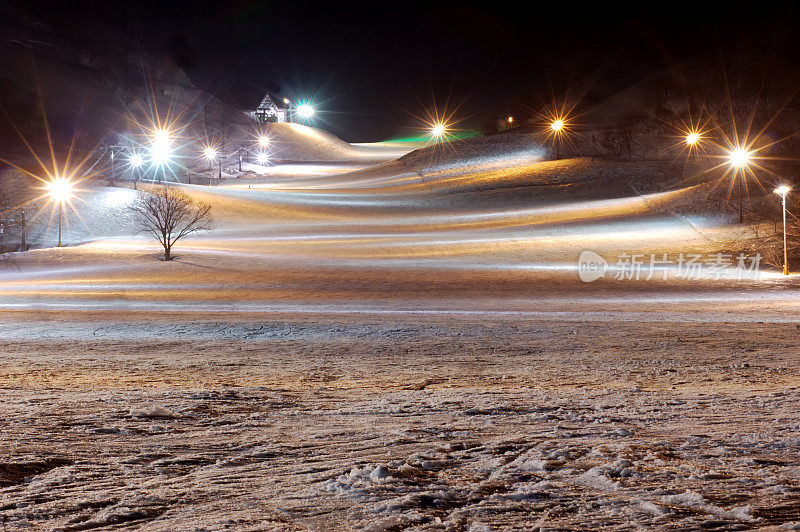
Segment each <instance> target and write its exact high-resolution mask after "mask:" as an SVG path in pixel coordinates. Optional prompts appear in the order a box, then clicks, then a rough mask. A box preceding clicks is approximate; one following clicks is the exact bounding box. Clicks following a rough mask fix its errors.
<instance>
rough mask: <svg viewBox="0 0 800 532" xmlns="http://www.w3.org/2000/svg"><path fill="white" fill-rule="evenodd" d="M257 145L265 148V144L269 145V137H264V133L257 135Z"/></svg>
mask: <svg viewBox="0 0 800 532" xmlns="http://www.w3.org/2000/svg"><path fill="white" fill-rule="evenodd" d="M258 145H259V146H261V147H262V148H266V147H267V146H269V137H266V136H264V135H262V136H260V137H258Z"/></svg>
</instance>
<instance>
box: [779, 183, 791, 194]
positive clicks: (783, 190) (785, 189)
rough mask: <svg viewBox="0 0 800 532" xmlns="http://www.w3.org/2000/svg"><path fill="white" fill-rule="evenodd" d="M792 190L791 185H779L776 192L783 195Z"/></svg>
mask: <svg viewBox="0 0 800 532" xmlns="http://www.w3.org/2000/svg"><path fill="white" fill-rule="evenodd" d="M790 190H792V188H791V187H790V186H788V185H781V186H779V187H778V188H776V189H775V194H780V195H781V196H785V195H786V194H788V193H789V191H790Z"/></svg>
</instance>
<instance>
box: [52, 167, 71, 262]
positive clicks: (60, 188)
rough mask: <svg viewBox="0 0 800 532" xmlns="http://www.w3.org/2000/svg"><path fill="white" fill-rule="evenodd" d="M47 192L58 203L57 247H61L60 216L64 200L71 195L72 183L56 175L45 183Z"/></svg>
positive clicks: (61, 215)
mask: <svg viewBox="0 0 800 532" xmlns="http://www.w3.org/2000/svg"><path fill="white" fill-rule="evenodd" d="M47 193H48V194H49V195H50V198H51V199H52V200H53V201H54V202H56V203H57V204H58V247H61V218H62V217H63V215H64V202H65V201H67V200H68V199H69V198H70V197H72V183H70V181H69V180H68V179H65V178H63V177H56V178H55V179H52V180H51V181H50V182H49V183H47Z"/></svg>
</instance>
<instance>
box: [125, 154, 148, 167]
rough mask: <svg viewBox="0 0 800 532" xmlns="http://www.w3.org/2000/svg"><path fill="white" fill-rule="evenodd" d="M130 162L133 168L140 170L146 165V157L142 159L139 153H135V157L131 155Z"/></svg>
mask: <svg viewBox="0 0 800 532" xmlns="http://www.w3.org/2000/svg"><path fill="white" fill-rule="evenodd" d="M128 160H129V161H130V163H131V166H133V167H134V168H139V167H140V166H142V164H143V163H144V157H142V156H141V155H140V154H138V153H134V154H133V155H131V157H130V159H128Z"/></svg>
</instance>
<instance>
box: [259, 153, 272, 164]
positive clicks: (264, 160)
mask: <svg viewBox="0 0 800 532" xmlns="http://www.w3.org/2000/svg"><path fill="white" fill-rule="evenodd" d="M256 162H257V163H258V164H260V165H262V166H263V165H265V164H267V163H268V162H269V155H267V154H266V153H264V152H260V153H259V154H258V155H256Z"/></svg>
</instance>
